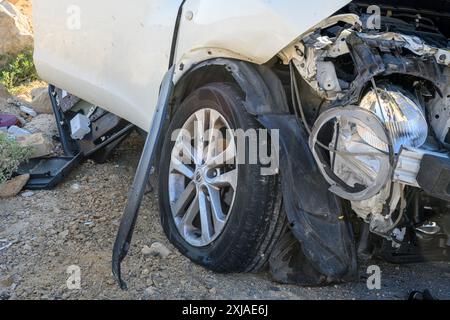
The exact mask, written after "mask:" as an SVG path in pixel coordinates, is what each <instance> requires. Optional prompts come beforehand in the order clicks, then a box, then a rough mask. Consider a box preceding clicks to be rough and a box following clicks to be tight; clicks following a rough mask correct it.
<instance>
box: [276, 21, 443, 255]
mask: <svg viewBox="0 0 450 320" xmlns="http://www.w3.org/2000/svg"><path fill="white" fill-rule="evenodd" d="M397 20H398V19H396V18H392V17H391V18H389V19H388V20H386V21H389V22H393V21H397ZM363 21H365V20H364V16H358V15H355V14H344V15H338V16H334V17H333V18H332V19H330V20H328V21H325V22H323V23H322V24H321V26H319V27H318V28H317V29H314V30H312V31H311V32H310V33H309V34H308V35H306V36H305V37H304V38H303V39H302V40H301V41H299V42H298V43H296V44H295V45H294V46H293V47H290V48H288V49H287V50H285V51H284V52H283V54H284V56H282V59H285V61H287V60H289V61H290V62H291V73H292V72H293V71H294V69H295V72H297V74H298V75H299V76H300V77H301V80H300V81H295V80H296V76H292V79H291V88H292V92H293V107H294V110H296V111H297V115H298V116H299V118H301V120H302V123H303V125H304V126H305V128H306V131H308V133H309V136H310V137H309V145H310V149H311V151H312V154H313V157H314V159H315V161H316V163H317V165H318V169H319V170H320V172H321V173H322V175H323V176H324V178H325V179H326V181H327V182H328V184H329V185H330V188H329V190H330V192H332V193H334V194H336V195H337V196H339V197H340V198H342V199H344V200H347V201H348V202H349V204H350V205H351V209H352V211H353V212H354V213H355V214H356V215H357V217H359V218H361V219H362V220H363V221H364V222H365V223H367V224H368V225H369V228H370V231H372V233H375V234H377V235H379V236H381V237H382V238H383V239H385V240H388V241H391V242H392V244H393V246H394V247H398V246H399V243H402V241H406V240H405V239H406V238H407V234H408V231H407V230H409V231H411V230H412V232H413V233H417V235H422V234H423V232H422V230H423V229H424V227H423V226H429V225H433V221H431V220H429V218H430V217H432V216H433V214H441V213H443V212H445V210H446V208H447V207H446V206H444V205H441V206H440V207H439V208H440V209H439V210H437V211H435V212H434V213H433V214H431V213H430V211H429V210H428V211H427V210H425V209H423V208H426V207H428V205H427V204H425V202H423V201H422V200H420V201H419V200H417V201H418V204H416V206H415V207H414V208H413V207H412V205H411V203H413V202H414V201H416V200H414V199H416V198H421V197H422V198H423V196H422V194H423V193H425V194H427V195H428V196H430V197H435V198H439V199H441V200H443V201H444V202H448V203H450V194H449V193H450V158H449V156H448V145H450V138H449V137H450V133H449V132H450V120H449V119H450V117H449V113H448V110H450V109H448V106H449V105H448V101H449V100H448V98H449V97H450V95H448V88H449V83H448V82H449V78H450V77H449V76H448V75H449V74H450V72H449V59H447V57H450V50H449V48H448V47H445V37H444V36H443V35H442V34H438V33H436V35H433V36H430V35H428V36H427V37H426V38H421V37H420V35H421V33H420V32H418V33H417V34H414V33H411V31H410V29H408V32H406V31H405V33H402V32H401V30H400V29H397V31H398V32H392V31H390V29H389V28H386V30H383V28H382V29H381V30H369V29H365V28H364V26H363V25H364V23H363ZM397 22H398V21H397ZM400 26H402V27H405V23H403V24H399V28H400ZM430 39H431V40H430ZM299 85H300V86H301V88H299ZM302 100H303V101H302ZM297 107H298V108H297ZM309 123H311V124H312V126H311V127H310V126H309ZM431 169H433V172H432V173H431ZM431 176H433V177H435V178H431ZM441 200H439V201H441ZM439 203H440V202H439ZM421 212H426V214H422V213H421ZM412 216H415V218H412ZM419 216H420V218H418V217H419ZM438 227H439V226H438ZM443 229H445V228H436V230H440V231H439V232H442V230H443ZM433 230H434V229H433ZM445 237H446V238H448V239H450V235H445ZM416 238H418V239H423V237H419V236H417V237H416ZM449 244H450V241H449Z"/></svg>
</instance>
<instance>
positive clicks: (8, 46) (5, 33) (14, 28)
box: [0, 1, 33, 55]
mask: <svg viewBox="0 0 450 320" xmlns="http://www.w3.org/2000/svg"><path fill="white" fill-rule="evenodd" d="M0 39H2V40H1V41H0V55H16V54H18V53H20V52H22V51H24V50H25V49H28V48H32V47H33V33H32V30H31V25H30V21H29V19H28V17H26V16H25V15H23V14H22V13H21V12H20V11H19V9H17V8H16V7H15V6H14V5H13V4H11V3H9V2H8V1H2V2H0Z"/></svg>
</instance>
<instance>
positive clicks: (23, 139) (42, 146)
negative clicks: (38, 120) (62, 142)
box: [16, 133, 54, 159]
mask: <svg viewBox="0 0 450 320" xmlns="http://www.w3.org/2000/svg"><path fill="white" fill-rule="evenodd" d="M16 141H17V142H18V143H19V144H20V145H21V146H23V147H31V148H32V152H31V156H30V158H31V159H33V158H40V157H45V156H48V155H49V154H51V153H52V152H53V148H54V146H53V143H52V142H51V141H50V140H49V139H48V138H46V137H45V136H44V135H43V134H42V133H35V134H30V135H25V136H19V137H17V138H16Z"/></svg>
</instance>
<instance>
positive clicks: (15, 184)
mask: <svg viewBox="0 0 450 320" xmlns="http://www.w3.org/2000/svg"><path fill="white" fill-rule="evenodd" d="M28 180H30V175H29V174H24V175H21V176H18V177H15V178H13V179H11V180H9V181H6V182H5V183H3V184H1V185H0V198H11V197H15V196H17V195H18V194H19V192H20V191H22V189H23V187H25V185H26V184H27V182H28Z"/></svg>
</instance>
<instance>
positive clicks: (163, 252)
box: [142, 242, 172, 259]
mask: <svg viewBox="0 0 450 320" xmlns="http://www.w3.org/2000/svg"><path fill="white" fill-rule="evenodd" d="M171 253H172V251H170V250H169V249H168V248H167V247H166V246H165V245H163V244H162V243H160V242H155V243H153V244H152V245H151V247H150V248H149V247H148V246H145V247H144V248H143V249H142V254H143V255H144V256H154V257H161V258H163V259H165V258H167V257H168V256H169V255H170V254H171Z"/></svg>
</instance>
